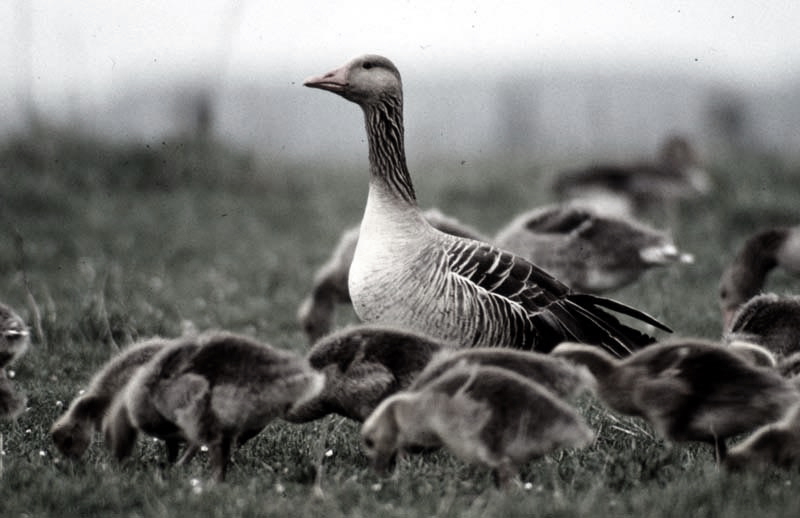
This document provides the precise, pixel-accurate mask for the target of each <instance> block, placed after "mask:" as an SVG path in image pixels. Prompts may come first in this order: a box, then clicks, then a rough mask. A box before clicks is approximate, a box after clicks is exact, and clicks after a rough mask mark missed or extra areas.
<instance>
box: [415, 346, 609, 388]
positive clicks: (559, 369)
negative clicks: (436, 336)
mask: <svg viewBox="0 0 800 518" xmlns="http://www.w3.org/2000/svg"><path fill="white" fill-rule="evenodd" d="M466 365H477V366H490V367H497V368H501V369H506V370H509V371H512V372H515V373H516V374H519V375H520V376H522V377H524V378H526V379H529V380H532V381H535V382H536V383H538V384H539V385H541V386H542V387H544V388H546V389H547V390H549V391H550V392H552V393H553V394H555V395H556V396H558V397H561V398H572V397H575V396H577V395H578V394H580V393H581V392H583V391H586V390H588V391H592V392H593V391H594V389H595V381H594V377H593V376H592V375H591V374H590V373H589V371H588V370H587V369H586V368H585V367H582V366H576V365H574V364H573V363H571V362H568V361H566V360H564V359H563V358H554V357H552V356H550V355H549V354H542V353H537V352H533V351H520V350H517V349H509V348H504V347H476V348H472V349H453V348H445V349H442V350H440V351H438V352H437V353H435V354H434V355H433V357H432V358H431V360H430V362H429V363H428V365H427V366H426V367H425V369H424V370H423V371H422V372H420V373H419V374H418V375H417V376H416V377H415V378H414V380H413V382H412V383H411V384H410V385H409V387H408V390H409V391H416V390H421V389H422V388H424V387H425V385H427V384H429V383H431V382H433V381H434V380H436V379H438V378H439V377H440V376H441V375H442V374H444V373H445V372H447V371H449V370H451V369H453V368H456V367H459V366H466Z"/></svg>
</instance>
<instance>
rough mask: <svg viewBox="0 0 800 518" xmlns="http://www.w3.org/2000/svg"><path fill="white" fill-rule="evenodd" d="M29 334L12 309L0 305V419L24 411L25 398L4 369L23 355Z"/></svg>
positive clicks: (11, 417)
mask: <svg viewBox="0 0 800 518" xmlns="http://www.w3.org/2000/svg"><path fill="white" fill-rule="evenodd" d="M29 346H30V333H29V332H28V327H27V326H26V325H25V321H24V320H22V318H21V317H20V316H19V315H17V314H16V313H15V312H14V310H13V309H11V308H10V307H8V306H6V305H5V304H2V303H0V419H2V418H6V419H14V418H16V417H17V416H18V415H19V414H20V412H22V410H24V409H25V404H26V403H27V398H26V397H25V396H24V395H23V394H20V393H19V392H18V391H17V390H16V389H15V388H14V385H13V384H12V383H11V380H10V379H8V376H7V375H6V367H7V366H8V365H10V364H11V363H12V362H13V361H15V360H16V359H17V358H19V357H20V356H22V355H23V354H25V351H27V350H28V347H29Z"/></svg>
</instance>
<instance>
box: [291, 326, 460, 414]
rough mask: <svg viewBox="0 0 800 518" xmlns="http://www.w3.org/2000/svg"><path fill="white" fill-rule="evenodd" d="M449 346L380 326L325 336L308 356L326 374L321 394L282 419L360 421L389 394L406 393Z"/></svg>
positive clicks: (409, 332)
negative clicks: (333, 417) (333, 416)
mask: <svg viewBox="0 0 800 518" xmlns="http://www.w3.org/2000/svg"><path fill="white" fill-rule="evenodd" d="M448 347H451V345H450V344H445V343H442V342H440V341H438V340H435V339H433V338H430V337H428V336H425V335H422V334H419V333H415V332H413V331H409V330H407V329H401V328H398V327H392V326H384V325H380V324H360V325H354V326H350V327H347V328H344V329H342V330H339V331H336V332H334V333H331V334H329V335H326V336H325V337H323V338H322V339H320V340H319V341H318V342H316V343H315V344H314V346H313V347H312V348H311V350H310V351H309V353H308V354H307V356H306V358H307V359H308V363H309V365H311V367H312V368H314V369H316V370H317V371H319V372H321V373H323V374H324V375H325V385H324V387H323V389H322V391H321V392H320V393H319V394H317V395H316V396H314V397H312V398H308V399H307V400H305V401H304V402H303V403H300V404H297V405H295V406H294V407H293V408H292V409H291V410H290V411H289V412H288V413H287V414H286V415H285V416H284V417H283V419H284V420H286V421H290V422H295V423H303V422H308V421H312V420H314V419H319V418H322V417H324V416H326V415H328V414H339V415H342V416H345V417H347V418H350V419H354V420H356V421H359V422H363V421H364V419H366V418H367V417H368V416H369V414H370V413H372V411H373V410H374V409H375V407H376V406H378V404H379V403H380V402H381V401H383V400H384V399H386V398H387V397H388V396H390V395H392V394H394V393H395V392H398V391H400V390H403V389H405V388H406V387H407V386H408V385H409V384H410V383H411V381H412V380H413V379H414V378H415V376H416V375H417V374H419V372H420V371H422V369H423V368H424V367H425V366H426V365H427V364H428V362H429V361H430V359H431V358H432V357H433V355H434V354H435V353H437V352H438V351H440V350H442V349H444V348H448Z"/></svg>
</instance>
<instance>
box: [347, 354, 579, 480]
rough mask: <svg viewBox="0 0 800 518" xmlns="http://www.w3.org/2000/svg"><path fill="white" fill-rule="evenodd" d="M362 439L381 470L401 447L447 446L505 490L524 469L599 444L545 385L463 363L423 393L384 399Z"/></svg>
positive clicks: (438, 379)
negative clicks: (491, 474) (569, 450)
mask: <svg viewBox="0 0 800 518" xmlns="http://www.w3.org/2000/svg"><path fill="white" fill-rule="evenodd" d="M361 436H362V439H363V444H364V449H365V451H366V454H367V456H368V457H369V458H370V460H371V462H372V465H373V467H375V468H376V469H377V470H379V471H382V470H385V469H386V468H387V467H389V466H390V465H391V463H392V462H393V459H394V457H395V456H396V454H397V453H398V452H399V451H400V450H403V449H407V448H409V447H411V446H413V447H419V446H422V447H436V446H444V447H446V448H447V449H448V450H450V451H451V452H452V453H454V454H455V455H456V456H458V457H460V458H461V459H463V460H465V461H468V462H474V463H478V464H482V465H484V466H486V467H488V468H490V469H492V470H493V472H494V475H495V480H496V482H497V483H498V485H500V486H503V485H505V484H506V483H507V482H508V480H509V479H510V478H511V477H513V476H514V475H516V473H517V470H518V469H519V467H520V466H521V465H522V464H524V463H526V462H528V461H530V460H532V459H535V458H538V457H541V456H543V455H545V454H547V453H549V452H551V451H554V450H556V449H559V448H564V447H583V446H586V445H587V444H589V443H590V442H591V441H592V439H593V433H592V431H591V430H590V429H589V427H588V426H587V425H586V424H585V423H584V422H583V420H582V419H581V418H580V417H579V416H578V414H577V413H576V412H575V410H574V409H572V408H571V407H570V406H569V405H567V404H566V403H564V402H563V401H561V400H560V399H559V398H557V397H556V396H554V395H553V394H552V393H551V392H549V391H548V390H546V389H544V388H543V387H542V386H541V385H539V384H537V383H535V382H533V381H530V380H528V379H525V378H523V377H522V376H520V375H518V374H516V373H514V372H511V371H509V370H506V369H501V368H497V367H484V366H477V365H469V366H465V365H458V366H456V367H454V368H452V369H450V370H448V371H446V372H445V373H443V374H442V375H441V376H439V377H438V378H435V379H434V380H432V381H431V382H430V383H427V384H426V385H425V386H424V387H423V388H422V389H420V390H417V391H404V392H400V393H397V394H395V395H393V396H391V397H390V398H388V399H386V400H384V401H383V402H382V403H381V404H380V405H379V406H378V408H376V409H375V411H374V412H373V413H372V415H370V416H369V418H368V419H367V420H366V421H365V422H364V425H363V426H362V428H361Z"/></svg>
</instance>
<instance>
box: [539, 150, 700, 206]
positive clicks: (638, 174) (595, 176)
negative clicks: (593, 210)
mask: <svg viewBox="0 0 800 518" xmlns="http://www.w3.org/2000/svg"><path fill="white" fill-rule="evenodd" d="M710 189H711V178H710V176H709V174H708V172H706V171H705V170H704V169H702V168H701V167H700V166H699V161H698V158H697V153H696V152H695V150H694V148H693V147H692V145H691V144H690V143H689V141H688V139H686V138H685V137H682V136H679V135H672V136H670V137H669V138H667V140H666V141H665V142H664V144H663V145H662V148H661V151H660V153H659V157H658V160H657V161H656V162H655V163H647V162H643V163H638V164H631V165H605V164H599V165H594V166H591V167H587V168H585V169H579V170H574V171H565V172H563V173H561V174H559V175H557V176H556V178H555V181H554V183H553V190H554V192H555V193H556V195H557V196H558V197H559V198H560V199H580V200H585V201H587V202H589V203H592V202H593V201H594V200H598V199H599V200H601V202H602V205H606V204H607V199H608V198H612V199H616V200H618V202H617V203H618V205H620V206H622V207H625V208H626V209H625V210H624V212H625V213H627V214H642V213H645V212H648V211H651V210H652V209H654V208H659V207H661V208H669V207H670V205H672V204H674V203H675V202H676V201H678V200H680V199H686V198H693V197H697V196H701V195H704V194H706V193H708V192H709V191H710Z"/></svg>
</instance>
